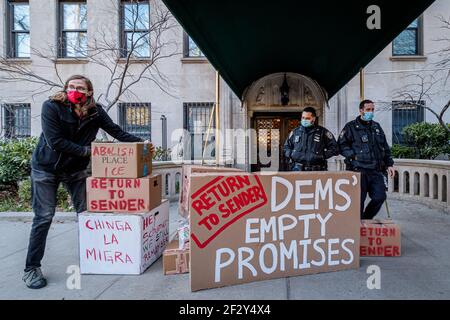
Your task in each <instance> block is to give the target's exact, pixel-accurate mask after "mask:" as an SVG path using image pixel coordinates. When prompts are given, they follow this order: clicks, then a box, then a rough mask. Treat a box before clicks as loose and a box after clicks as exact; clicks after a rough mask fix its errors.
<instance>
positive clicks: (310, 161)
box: [284, 125, 339, 171]
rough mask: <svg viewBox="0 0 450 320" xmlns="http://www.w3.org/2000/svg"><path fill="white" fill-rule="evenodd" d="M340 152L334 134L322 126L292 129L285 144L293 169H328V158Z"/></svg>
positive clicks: (287, 156) (285, 151) (286, 155)
mask: <svg viewBox="0 0 450 320" xmlns="http://www.w3.org/2000/svg"><path fill="white" fill-rule="evenodd" d="M338 154H339V148H338V145H337V142H336V140H335V139H334V136H333V134H332V133H331V132H330V131H328V130H327V129H325V128H324V127H321V126H318V125H317V126H312V127H309V128H305V127H303V126H299V127H297V128H295V129H294V130H292V132H291V133H290V134H289V137H288V138H287V139H286V142H285V144H284V156H285V157H286V159H290V160H291V165H292V167H291V171H326V170H327V159H329V158H331V157H333V156H336V155H338Z"/></svg>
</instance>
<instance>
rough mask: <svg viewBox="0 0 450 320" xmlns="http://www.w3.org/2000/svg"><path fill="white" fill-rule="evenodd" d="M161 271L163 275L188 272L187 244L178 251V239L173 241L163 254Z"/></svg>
mask: <svg viewBox="0 0 450 320" xmlns="http://www.w3.org/2000/svg"><path fill="white" fill-rule="evenodd" d="M163 270H164V274H165V275H171V274H180V273H188V272H189V242H188V243H185V245H184V247H183V248H182V249H181V250H180V249H179V248H178V239H173V240H172V241H171V242H170V243H169V245H168V246H167V247H166V250H164V253H163Z"/></svg>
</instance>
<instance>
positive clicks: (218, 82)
mask: <svg viewBox="0 0 450 320" xmlns="http://www.w3.org/2000/svg"><path fill="white" fill-rule="evenodd" d="M219 103H220V75H219V71H216V139H215V141H216V166H219V161H220V122H219Z"/></svg>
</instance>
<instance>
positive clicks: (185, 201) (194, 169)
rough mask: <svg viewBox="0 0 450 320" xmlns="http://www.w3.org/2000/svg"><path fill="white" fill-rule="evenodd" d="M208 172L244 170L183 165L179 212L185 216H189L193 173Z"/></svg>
mask: <svg viewBox="0 0 450 320" xmlns="http://www.w3.org/2000/svg"><path fill="white" fill-rule="evenodd" d="M207 172H210V173H211V172H242V170H240V169H236V168H227V167H211V166H209V167H208V166H197V165H183V167H182V168H181V177H182V181H181V190H180V198H179V203H178V213H179V214H180V215H181V216H182V217H185V218H188V217H189V190H190V180H191V174H194V173H207Z"/></svg>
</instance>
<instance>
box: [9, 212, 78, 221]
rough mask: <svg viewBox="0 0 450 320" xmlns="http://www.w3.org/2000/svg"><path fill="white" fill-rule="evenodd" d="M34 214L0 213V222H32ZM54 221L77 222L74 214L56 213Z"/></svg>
mask: <svg viewBox="0 0 450 320" xmlns="http://www.w3.org/2000/svg"><path fill="white" fill-rule="evenodd" d="M33 217H34V213H33V212H32V211H26V212H0V221H32V220H33ZM53 220H55V221H77V214H76V212H56V213H55V217H54V218H53Z"/></svg>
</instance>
